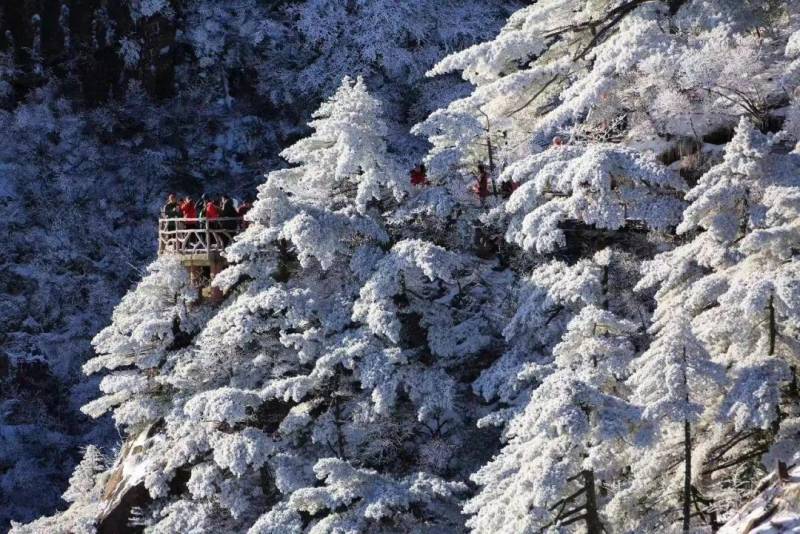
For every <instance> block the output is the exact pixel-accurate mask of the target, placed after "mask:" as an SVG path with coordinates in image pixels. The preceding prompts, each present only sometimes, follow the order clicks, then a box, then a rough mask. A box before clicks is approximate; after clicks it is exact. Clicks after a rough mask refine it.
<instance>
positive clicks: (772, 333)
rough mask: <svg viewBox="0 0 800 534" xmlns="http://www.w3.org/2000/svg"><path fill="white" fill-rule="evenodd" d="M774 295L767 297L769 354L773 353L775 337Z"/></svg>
mask: <svg viewBox="0 0 800 534" xmlns="http://www.w3.org/2000/svg"><path fill="white" fill-rule="evenodd" d="M774 298H775V297H774V296H770V297H769V355H770V356H772V355H774V354H775V338H776V337H777V327H776V325H775V304H774V303H773V301H772V300H773V299H774Z"/></svg>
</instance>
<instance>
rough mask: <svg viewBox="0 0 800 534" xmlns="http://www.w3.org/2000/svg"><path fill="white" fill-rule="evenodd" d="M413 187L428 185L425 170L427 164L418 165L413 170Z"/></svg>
mask: <svg viewBox="0 0 800 534" xmlns="http://www.w3.org/2000/svg"><path fill="white" fill-rule="evenodd" d="M411 185H413V186H423V185H428V175H427V171H426V170H425V164H423V163H418V164H417V165H416V166H415V167H414V168H413V169H411Z"/></svg>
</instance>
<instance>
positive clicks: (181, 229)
mask: <svg viewBox="0 0 800 534" xmlns="http://www.w3.org/2000/svg"><path fill="white" fill-rule="evenodd" d="M242 226H243V222H242V218H241V217H221V218H219V219H210V220H209V219H178V218H175V219H159V220H158V255H159V256H160V255H162V254H180V255H196V254H210V253H215V252H222V251H223V250H225V247H227V246H228V245H230V244H231V242H233V238H234V236H235V235H236V234H238V233H239V232H241V231H242V229H243V228H242Z"/></svg>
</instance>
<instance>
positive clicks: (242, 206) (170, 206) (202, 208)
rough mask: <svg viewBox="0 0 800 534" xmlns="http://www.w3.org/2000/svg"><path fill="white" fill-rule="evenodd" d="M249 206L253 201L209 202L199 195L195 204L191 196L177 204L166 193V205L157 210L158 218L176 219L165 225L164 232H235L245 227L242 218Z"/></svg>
mask: <svg viewBox="0 0 800 534" xmlns="http://www.w3.org/2000/svg"><path fill="white" fill-rule="evenodd" d="M252 206H253V200H252V199H250V198H247V199H245V200H243V201H240V202H237V201H236V200H234V199H233V198H232V197H231V196H229V195H224V194H223V195H220V196H219V198H213V197H211V196H207V195H205V194H203V195H202V196H201V197H200V198H199V199H197V200H194V199H193V198H192V197H191V195H186V196H184V197H182V198H181V199H180V200H178V195H177V194H176V193H169V195H167V202H166V203H165V204H164V206H163V207H162V208H161V218H162V219H178V220H176V221H175V222H172V221H167V227H166V229H167V230H168V231H174V230H177V229H180V230H184V229H197V228H210V229H218V230H231V231H238V230H241V229H244V228H245V227H246V226H247V223H246V222H245V221H244V219H243V217H244V215H245V213H247V212H248V211H249V210H250V208H251V207H252ZM206 225H207V226H206Z"/></svg>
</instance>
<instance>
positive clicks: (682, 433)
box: [609, 308, 725, 532]
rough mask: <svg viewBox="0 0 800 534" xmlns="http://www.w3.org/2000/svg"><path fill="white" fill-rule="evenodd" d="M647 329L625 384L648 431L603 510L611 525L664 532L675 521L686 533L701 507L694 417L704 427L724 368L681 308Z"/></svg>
mask: <svg viewBox="0 0 800 534" xmlns="http://www.w3.org/2000/svg"><path fill="white" fill-rule="evenodd" d="M650 329H651V331H652V333H653V334H654V336H655V339H654V340H653V341H652V342H651V343H650V346H649V347H648V349H647V350H646V351H644V352H643V353H642V354H641V355H640V356H639V357H638V358H637V359H636V361H635V362H633V365H632V368H633V369H635V371H634V372H633V374H632V375H631V376H630V378H629V379H628V381H627V385H628V386H629V387H630V388H632V389H633V394H632V396H631V401H632V402H634V403H635V404H636V405H637V406H640V407H642V408H643V412H642V416H643V418H644V419H645V420H646V421H648V423H649V424H647V425H645V426H644V430H645V431H646V432H647V433H648V434H649V435H647V436H643V439H644V441H645V443H646V444H645V446H644V448H643V449H644V450H642V451H641V453H640V454H639V455H637V456H634V457H633V458H632V459H633V463H632V465H631V468H630V473H631V479H632V480H631V481H630V482H629V484H627V485H626V486H625V487H624V488H621V491H619V492H618V493H617V494H616V495H615V496H614V501H616V502H613V501H612V503H611V504H610V506H609V508H610V513H611V514H614V515H615V516H616V521H615V522H616V523H617V524H620V525H625V528H644V529H646V530H648V531H656V530H661V529H664V530H669V529H671V528H672V527H674V526H675V525H676V524H677V523H678V522H680V523H681V526H682V529H683V531H684V532H689V531H690V529H691V528H692V523H693V521H692V520H691V518H692V516H693V515H695V510H696V509H698V508H701V507H700V506H699V505H700V504H702V503H700V502H698V501H697V498H696V488H695V487H694V484H693V482H692V478H693V476H695V474H696V469H694V467H693V464H692V451H693V436H694V434H696V433H697V431H696V428H694V427H695V425H696V424H697V423H698V422H702V424H703V425H708V423H709V420H708V415H709V413H713V411H714V407H715V406H718V405H719V402H720V398H721V393H722V385H723V384H724V382H725V368H724V367H723V366H721V365H719V364H716V363H714V362H713V361H711V359H710V356H709V354H708V352H707V351H706V349H705V347H704V346H703V344H702V343H700V341H699V340H698V339H697V338H696V337H695V335H694V333H693V332H692V327H691V324H690V322H689V317H688V314H687V313H686V312H685V311H684V310H682V309H680V308H677V309H673V310H670V313H669V314H664V315H662V316H661V317H660V318H659V319H658V320H656V321H655V323H654V324H653V326H651V328H650ZM693 432H694V434H693ZM676 443H679V445H677V446H676V445H675V444H676ZM676 458H677V459H678V460H679V461H681V462H682V464H683V472H682V473H681V472H680V470H678V471H673V470H672V469H671V466H672V465H674V462H675V460H676ZM679 476H682V477H683V480H682V481H680V482H679V480H678V478H679ZM671 485H672V487H670V486H671ZM702 508H703V509H705V508H706V507H702ZM677 510H680V511H681V513H680V514H677V513H676V511H677ZM704 511H705V513H709V514H713V513H714V511H710V512H709V511H708V510H704ZM677 518H680V521H677V520H676V519H677Z"/></svg>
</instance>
